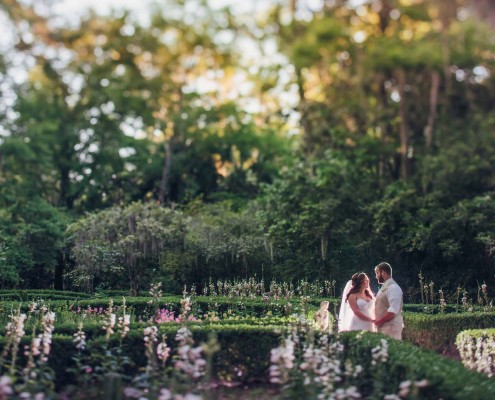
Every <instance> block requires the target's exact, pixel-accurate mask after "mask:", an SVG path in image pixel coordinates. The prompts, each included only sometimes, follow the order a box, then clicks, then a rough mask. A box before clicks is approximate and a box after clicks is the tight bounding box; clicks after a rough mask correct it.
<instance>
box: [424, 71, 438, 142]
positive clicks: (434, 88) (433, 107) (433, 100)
mask: <svg viewBox="0 0 495 400" xmlns="http://www.w3.org/2000/svg"><path fill="white" fill-rule="evenodd" d="M439 88H440V74H439V73H438V72H437V71H433V72H432V73H431V87H430V111H429V113H428V122H427V124H426V126H425V129H424V135H425V141H426V150H427V151H429V150H430V149H431V146H432V144H433V128H434V124H435V118H436V115H437V104H438V90H439Z"/></svg>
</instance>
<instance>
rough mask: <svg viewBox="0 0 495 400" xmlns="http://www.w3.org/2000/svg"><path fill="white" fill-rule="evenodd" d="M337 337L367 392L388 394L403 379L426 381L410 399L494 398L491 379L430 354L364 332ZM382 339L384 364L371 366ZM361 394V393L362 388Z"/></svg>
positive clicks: (414, 347)
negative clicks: (358, 367) (358, 368)
mask: <svg viewBox="0 0 495 400" xmlns="http://www.w3.org/2000/svg"><path fill="white" fill-rule="evenodd" d="M341 338H342V340H343V341H344V343H345V344H346V345H347V346H345V349H346V350H345V351H347V352H348V355H349V357H350V358H351V359H352V360H353V361H354V363H355V364H359V365H361V366H362V367H363V369H364V371H363V376H362V378H363V385H364V386H365V390H368V392H370V393H373V392H375V390H374V389H375V388H376V386H377V385H379V387H380V388H382V390H386V391H389V390H393V389H394V388H398V387H399V385H400V383H401V382H404V381H406V380H408V381H411V382H414V381H421V380H423V379H426V380H427V381H428V386H427V387H426V388H423V389H421V392H420V394H419V396H418V397H414V398H419V399H452V400H456V399H458V400H467V399H469V400H475V399H480V400H481V399H495V380H493V379H489V378H487V377H486V376H483V375H482V374H479V373H477V372H474V371H470V370H467V369H465V368H464V367H463V366H462V364H460V363H459V362H457V361H454V360H450V359H446V358H444V357H442V356H440V355H438V354H436V353H434V352H432V351H429V350H424V349H421V348H419V347H416V346H414V345H412V344H410V343H405V342H403V341H398V340H394V339H390V338H386V337H385V336H383V335H380V334H373V333H368V332H367V333H363V334H360V333H356V332H349V333H346V334H343V335H341ZM358 338H360V339H358ZM383 338H386V339H387V342H388V360H387V362H386V363H384V364H378V365H372V361H373V360H372V356H371V352H372V349H373V348H375V347H377V346H379V345H380V341H381V339H383ZM377 368H383V370H382V371H380V378H381V379H379V380H377V379H376V371H374V373H373V374H372V373H371V372H370V371H373V369H377ZM387 389H388V390H387ZM361 393H362V394H364V393H365V392H364V390H363V389H361ZM392 393H393V392H392ZM363 398H372V397H363ZM408 398H409V397H408Z"/></svg>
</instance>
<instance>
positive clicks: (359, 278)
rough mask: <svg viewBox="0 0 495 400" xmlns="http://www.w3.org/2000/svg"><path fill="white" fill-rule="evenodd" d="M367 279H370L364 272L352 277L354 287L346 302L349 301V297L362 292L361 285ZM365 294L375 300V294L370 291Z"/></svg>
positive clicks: (367, 290)
mask: <svg viewBox="0 0 495 400" xmlns="http://www.w3.org/2000/svg"><path fill="white" fill-rule="evenodd" d="M365 278H368V275H366V274H365V273H364V272H356V273H355V274H354V275H352V278H351V281H352V286H351V289H350V290H349V293H347V297H346V299H345V300H346V301H347V300H348V299H349V296H350V295H351V294H353V293H359V292H360V291H361V285H362V284H363V282H364V279H365ZM368 280H369V278H368ZM364 294H365V295H366V296H367V297H369V298H371V299H372V298H373V294H372V292H371V291H370V290H369V289H366V290H365V291H364Z"/></svg>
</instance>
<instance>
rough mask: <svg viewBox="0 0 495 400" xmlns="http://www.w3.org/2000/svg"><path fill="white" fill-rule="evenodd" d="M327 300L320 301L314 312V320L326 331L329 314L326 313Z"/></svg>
mask: <svg viewBox="0 0 495 400" xmlns="http://www.w3.org/2000/svg"><path fill="white" fill-rule="evenodd" d="M329 304H330V303H329V302H328V301H322V302H321V304H320V309H319V310H318V311H317V312H316V314H315V316H314V320H315V322H316V324H317V325H318V327H319V328H320V330H322V331H326V330H328V324H329V314H328V306H329Z"/></svg>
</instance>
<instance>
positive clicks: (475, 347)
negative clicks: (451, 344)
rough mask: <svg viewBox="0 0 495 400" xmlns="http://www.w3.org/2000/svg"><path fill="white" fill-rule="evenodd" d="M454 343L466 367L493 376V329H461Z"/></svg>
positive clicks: (494, 335)
mask: <svg viewBox="0 0 495 400" xmlns="http://www.w3.org/2000/svg"><path fill="white" fill-rule="evenodd" d="M456 345H457V348H458V350H459V354H460V356H461V360H462V363H463V364H464V365H465V366H466V367H468V368H471V369H473V370H476V371H478V372H483V373H485V374H487V375H488V376H489V377H493V376H495V329H472V330H467V331H462V332H461V333H459V334H458V335H457V339H456Z"/></svg>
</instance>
